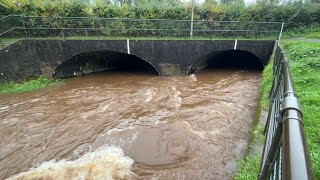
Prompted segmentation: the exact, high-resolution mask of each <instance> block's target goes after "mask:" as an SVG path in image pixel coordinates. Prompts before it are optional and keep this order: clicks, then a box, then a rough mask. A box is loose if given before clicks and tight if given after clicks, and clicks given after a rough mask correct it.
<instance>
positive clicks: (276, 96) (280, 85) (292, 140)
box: [258, 44, 314, 180]
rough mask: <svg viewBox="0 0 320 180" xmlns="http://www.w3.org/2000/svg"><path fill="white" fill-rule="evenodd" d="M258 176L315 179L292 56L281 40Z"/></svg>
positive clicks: (277, 53)
mask: <svg viewBox="0 0 320 180" xmlns="http://www.w3.org/2000/svg"><path fill="white" fill-rule="evenodd" d="M264 134H265V137H266V138H265V144H264V148H263V152H262V159H261V164H260V172H259V176H258V179H261V180H265V179H296V180H305V179H314V177H313V173H312V168H311V162H310V157H309V153H308V151H307V145H306V142H305V137H304V130H303V122H302V112H301V109H300V104H299V100H298V98H297V96H296V94H295V91H294V87H293V81H292V78H291V75H290V70H289V65H288V59H287V58H286V57H285V55H284V53H283V51H282V49H281V48H280V46H279V44H277V47H276V50H275V55H274V64H273V84H272V88H271V92H270V106H269V114H268V119H267V122H266V126H265V130H264Z"/></svg>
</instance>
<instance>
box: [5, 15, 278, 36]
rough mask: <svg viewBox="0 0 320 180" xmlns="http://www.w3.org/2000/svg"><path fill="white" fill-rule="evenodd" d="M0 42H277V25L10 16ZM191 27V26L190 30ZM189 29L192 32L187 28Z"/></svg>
mask: <svg viewBox="0 0 320 180" xmlns="http://www.w3.org/2000/svg"><path fill="white" fill-rule="evenodd" d="M0 22H1V28H0V36H1V38H21V37H23V38H63V39H77V38H79V39H84V38H93V39H102V38H107V39H108V38H110V39H112V38H135V37H137V38H163V37H168V38H185V39H188V38H201V39H215V38H261V37H266V38H268V39H277V38H278V37H279V34H280V31H281V26H282V23H280V22H240V21H199V20H195V21H189V20H168V19H119V18H118V19H117V18H94V17H39V16H26V17H23V16H16V15H10V16H6V17H3V18H2V19H0ZM191 24H192V25H193V26H191ZM191 27H192V28H191Z"/></svg>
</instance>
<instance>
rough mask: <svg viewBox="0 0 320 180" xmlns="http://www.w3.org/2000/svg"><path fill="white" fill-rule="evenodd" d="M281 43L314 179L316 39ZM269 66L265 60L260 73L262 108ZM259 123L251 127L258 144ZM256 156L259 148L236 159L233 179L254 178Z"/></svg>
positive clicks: (318, 99)
mask: <svg viewBox="0 0 320 180" xmlns="http://www.w3.org/2000/svg"><path fill="white" fill-rule="evenodd" d="M281 44H282V47H283V49H284V50H285V53H286V55H287V57H288V59H289V61H290V69H291V73H292V77H293V81H294V85H295V88H296V92H297V94H298V96H299V100H300V102H301V105H302V111H303V115H304V116H303V122H304V129H305V134H306V138H307V144H308V149H309V152H310V156H311V161H312V165H313V172H314V175H315V179H320V160H319V158H320V146H319V144H320V141H319V136H320V125H319V124H320V119H319V117H320V111H319V107H320V61H319V57H320V43H319V42H309V41H303V40H300V41H297V40H289V39H287V40H284V41H282V43H281ZM271 68H272V65H271V64H269V65H268V66H267V67H266V69H265V70H264V73H263V76H262V78H263V80H262V85H261V93H262V94H261V96H262V98H261V101H260V105H261V107H262V108H263V109H267V107H268V94H269V91H270V85H271V82H272V69H271ZM263 125H264V124H261V125H258V126H257V127H255V128H254V130H253V135H254V138H255V139H256V141H255V142H258V143H261V146H263V145H262V144H263V141H264V137H263V134H262V132H263ZM261 140H262V141H261ZM260 159H261V152H260V153H257V154H255V155H252V154H250V155H248V156H247V157H245V158H243V159H242V160H240V161H239V163H240V167H241V170H240V171H239V172H238V173H237V174H236V176H235V179H256V178H257V175H258V172H259V167H260Z"/></svg>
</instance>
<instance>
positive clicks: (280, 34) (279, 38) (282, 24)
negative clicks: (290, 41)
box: [278, 22, 284, 45]
mask: <svg viewBox="0 0 320 180" xmlns="http://www.w3.org/2000/svg"><path fill="white" fill-rule="evenodd" d="M283 26H284V22H282V23H281V29H280V33H279V37H278V45H280V40H281V36H282V31H283Z"/></svg>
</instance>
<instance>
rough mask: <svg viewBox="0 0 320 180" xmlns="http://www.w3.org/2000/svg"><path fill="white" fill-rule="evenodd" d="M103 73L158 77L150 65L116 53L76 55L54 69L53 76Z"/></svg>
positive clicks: (129, 55) (96, 52)
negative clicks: (129, 73) (128, 73)
mask: <svg viewBox="0 0 320 180" xmlns="http://www.w3.org/2000/svg"><path fill="white" fill-rule="evenodd" d="M103 71H123V72H132V73H144V74H150V75H159V72H158V70H157V68H156V67H154V66H153V65H152V64H151V63H149V62H147V61H145V60H143V59H141V58H139V57H137V56H134V55H131V54H126V53H121V52H117V51H109V50H106V51H95V52H86V53H81V54H77V55H75V56H72V57H71V58H69V59H67V60H66V61H64V62H62V63H61V64H60V65H58V66H57V67H56V68H55V71H54V74H53V76H54V77H56V78H67V77H72V76H81V75H86V74H93V73H97V72H103Z"/></svg>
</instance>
